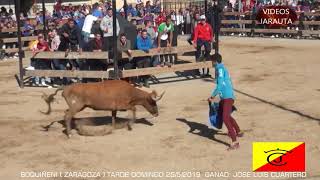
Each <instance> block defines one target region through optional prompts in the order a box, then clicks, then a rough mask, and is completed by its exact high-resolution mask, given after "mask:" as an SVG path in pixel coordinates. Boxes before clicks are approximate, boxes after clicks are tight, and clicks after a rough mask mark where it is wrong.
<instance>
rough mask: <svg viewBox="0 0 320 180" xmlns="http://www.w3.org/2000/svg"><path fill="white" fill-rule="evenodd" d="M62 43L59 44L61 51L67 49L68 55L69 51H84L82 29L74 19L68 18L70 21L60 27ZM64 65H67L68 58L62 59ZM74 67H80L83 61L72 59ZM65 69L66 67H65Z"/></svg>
mask: <svg viewBox="0 0 320 180" xmlns="http://www.w3.org/2000/svg"><path fill="white" fill-rule="evenodd" d="M60 39H61V43H60V45H59V51H65V52H66V56H68V52H69V51H78V52H79V53H81V52H82V41H81V32H80V29H79V28H78V27H77V26H76V25H75V22H74V20H73V19H68V22H67V23H66V24H64V25H63V26H62V27H61V29H60ZM60 63H62V65H63V66H66V65H67V63H68V61H67V60H60ZM70 63H71V64H72V69H76V68H80V65H81V62H80V61H79V62H76V61H73V60H71V61H70ZM64 69H65V68H64Z"/></svg>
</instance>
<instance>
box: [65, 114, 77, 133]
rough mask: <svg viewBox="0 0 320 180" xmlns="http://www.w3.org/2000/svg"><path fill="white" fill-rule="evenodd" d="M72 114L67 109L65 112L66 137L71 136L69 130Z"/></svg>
mask: <svg viewBox="0 0 320 180" xmlns="http://www.w3.org/2000/svg"><path fill="white" fill-rule="evenodd" d="M74 114H75V113H73V112H72V111H70V110H67V111H66V112H65V116H64V121H65V123H66V128H67V131H66V134H67V136H68V138H70V137H71V134H70V131H71V120H72V117H73V116H74Z"/></svg>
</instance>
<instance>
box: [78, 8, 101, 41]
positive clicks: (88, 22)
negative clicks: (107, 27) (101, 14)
mask: <svg viewBox="0 0 320 180" xmlns="http://www.w3.org/2000/svg"><path fill="white" fill-rule="evenodd" d="M97 20H98V18H97V17H96V16H93V15H91V14H89V15H87V16H86V18H85V20H84V23H83V27H82V32H81V35H82V37H83V41H84V43H88V42H89V38H90V34H91V29H92V26H93V23H94V22H95V21H97Z"/></svg>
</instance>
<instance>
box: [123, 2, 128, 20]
mask: <svg viewBox="0 0 320 180" xmlns="http://www.w3.org/2000/svg"><path fill="white" fill-rule="evenodd" d="M123 10H124V17H125V18H126V20H128V3H127V0H124V5H123Z"/></svg>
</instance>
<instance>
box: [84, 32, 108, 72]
mask: <svg viewBox="0 0 320 180" xmlns="http://www.w3.org/2000/svg"><path fill="white" fill-rule="evenodd" d="M102 50H103V39H102V37H101V33H96V34H95V35H94V39H92V40H90V42H89V51H90V52H102ZM88 64H89V69H90V70H106V69H107V62H106V61H105V60H88Z"/></svg>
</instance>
